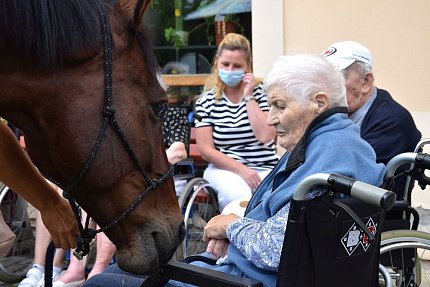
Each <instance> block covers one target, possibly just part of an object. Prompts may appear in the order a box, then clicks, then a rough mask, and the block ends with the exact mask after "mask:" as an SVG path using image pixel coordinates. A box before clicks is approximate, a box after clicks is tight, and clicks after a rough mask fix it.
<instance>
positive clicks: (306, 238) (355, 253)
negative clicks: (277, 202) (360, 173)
mask: <svg viewBox="0 0 430 287" xmlns="http://www.w3.org/2000/svg"><path fill="white" fill-rule="evenodd" d="M315 186H325V187H326V188H327V189H328V192H326V193H324V194H323V195H321V196H317V197H315V198H312V199H307V198H306V194H307V193H308V192H309V191H310V190H311V189H312V188H314V187H315ZM339 194H346V195H348V196H349V197H341V196H338V195H339ZM395 197H396V195H395V193H394V192H391V191H388V190H385V189H382V188H379V187H375V186H373V185H369V184H366V183H363V182H360V181H355V180H354V179H351V178H347V177H344V176H341V175H336V174H322V173H321V174H315V175H312V176H310V177H307V178H306V179H304V180H303V181H302V182H301V183H300V184H299V186H298V188H297V190H296V193H295V195H294V197H293V200H292V202H291V207H290V211H289V218H288V224H287V229H286V234H288V236H285V239H284V245H283V249H282V254H281V260H280V265H279V270H278V273H277V286H290V287H291V286H305V287H306V286H357V287H358V286H360V287H362V286H366V287H371V286H378V284H379V275H378V273H379V272H378V269H379V245H380V235H381V231H382V226H383V223H384V217H385V213H386V211H387V210H389V209H390V208H391V207H392V205H393V204H394V201H395ZM193 257H195V256H192V258H193ZM188 261H190V260H188V259H187V260H186V262H188ZM333 273H335V274H336V275H333ZM160 276H161V277H162V278H163V279H164V280H165V281H166V282H167V281H168V280H169V279H173V280H177V281H181V282H185V283H189V284H193V285H197V286H262V283H261V282H258V281H256V280H253V279H249V278H243V277H237V276H233V275H230V274H225V273H222V272H218V271H214V270H209V269H207V268H201V267H197V266H193V265H190V264H187V263H184V262H170V263H169V264H168V265H167V266H166V267H165V268H164V271H163V273H162V274H161V275H160ZM387 286H388V285H387Z"/></svg>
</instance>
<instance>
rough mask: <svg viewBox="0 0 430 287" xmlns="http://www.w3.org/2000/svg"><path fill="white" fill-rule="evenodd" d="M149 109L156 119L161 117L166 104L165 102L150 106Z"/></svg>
mask: <svg viewBox="0 0 430 287" xmlns="http://www.w3.org/2000/svg"><path fill="white" fill-rule="evenodd" d="M151 108H152V111H153V112H154V114H155V115H156V116H157V117H161V116H163V114H164V112H165V111H166V109H167V104H166V103H165V102H163V103H157V104H151Z"/></svg>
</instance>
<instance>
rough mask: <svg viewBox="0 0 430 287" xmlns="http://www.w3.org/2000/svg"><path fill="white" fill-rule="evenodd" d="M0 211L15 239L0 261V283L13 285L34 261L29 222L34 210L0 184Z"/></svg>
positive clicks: (31, 232)
mask: <svg viewBox="0 0 430 287" xmlns="http://www.w3.org/2000/svg"><path fill="white" fill-rule="evenodd" d="M0 209H1V212H2V215H3V218H4V220H5V222H6V223H7V225H8V226H9V227H10V229H11V230H12V231H13V232H14V233H15V235H16V239H15V242H14V245H13V247H12V248H11V250H10V251H9V253H8V254H7V255H6V256H5V257H4V258H3V259H1V260H0V281H2V282H6V283H15V282H18V281H20V280H21V279H23V278H24V277H25V274H26V273H27V271H28V269H29V268H30V267H31V265H32V263H33V259H34V235H33V228H32V225H31V223H30V220H34V219H35V217H36V209H35V208H34V207H33V206H31V205H30V204H28V203H27V202H26V201H25V200H24V199H23V198H21V197H20V196H18V195H17V194H16V193H15V192H13V191H12V190H10V189H9V188H8V187H7V186H5V185H3V184H2V183H0Z"/></svg>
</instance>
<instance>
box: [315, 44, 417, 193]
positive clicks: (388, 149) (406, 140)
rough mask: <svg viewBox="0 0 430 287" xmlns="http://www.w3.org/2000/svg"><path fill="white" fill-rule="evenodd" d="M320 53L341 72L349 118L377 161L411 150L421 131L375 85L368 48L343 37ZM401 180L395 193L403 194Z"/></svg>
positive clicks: (407, 113)
mask: <svg viewBox="0 0 430 287" xmlns="http://www.w3.org/2000/svg"><path fill="white" fill-rule="evenodd" d="M322 56H324V57H325V58H326V59H327V60H328V61H329V62H331V63H332V64H333V65H335V66H336V67H337V69H338V70H340V71H342V72H343V74H344V76H345V88H346V96H347V101H348V108H349V118H350V119H351V120H352V121H353V122H354V123H356V124H358V125H359V126H360V134H361V137H362V138H363V139H364V140H366V141H367V142H369V143H370V145H371V146H372V147H373V149H374V150H375V153H376V157H377V162H382V163H384V164H387V162H388V161H389V160H390V159H391V158H393V157H394V156H395V155H397V154H399V153H403V152H411V151H413V150H414V148H415V146H416V144H417V143H418V141H419V140H420V139H421V133H420V131H419V130H418V129H417V127H416V125H415V122H414V120H413V118H412V116H411V114H410V113H409V112H408V110H406V109H405V108H404V107H403V106H401V105H400V104H399V103H397V102H396V101H395V100H394V99H393V98H392V97H391V95H390V94H389V93H388V92H387V91H385V90H383V89H379V88H377V87H375V85H374V75H373V72H372V66H373V62H372V55H371V54H370V52H369V50H368V49H367V48H366V47H365V46H363V45H361V44H359V43H357V42H354V41H344V42H337V43H334V44H332V45H331V46H330V47H329V48H327V50H325V52H323V53H322ZM405 182H406V180H405V177H401V178H400V179H399V180H398V181H396V186H395V189H394V191H395V192H396V193H397V194H398V195H401V194H403V190H404V187H405Z"/></svg>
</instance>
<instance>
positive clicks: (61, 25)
mask: <svg viewBox="0 0 430 287" xmlns="http://www.w3.org/2000/svg"><path fill="white" fill-rule="evenodd" d="M97 2H98V1H94V0H91V1H88V0H74V1H70V0H55V1H48V0H19V1H16V0H0V49H1V50H6V51H12V52H15V53H20V54H23V55H25V56H26V57H29V58H34V59H36V60H37V61H38V62H39V63H40V64H42V65H45V66H58V65H59V64H61V63H62V61H63V60H64V57H65V56H66V55H70V54H73V53H75V52H78V51H85V50H88V49H94V48H97V47H100V45H101V43H102V36H101V28H100V19H99V15H98V10H97V9H98V8H97V5H98V3H97ZM115 2H116V1H114V0H104V1H100V3H101V4H102V5H103V7H104V8H105V9H106V10H108V9H112V7H113V5H114V4H115Z"/></svg>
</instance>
